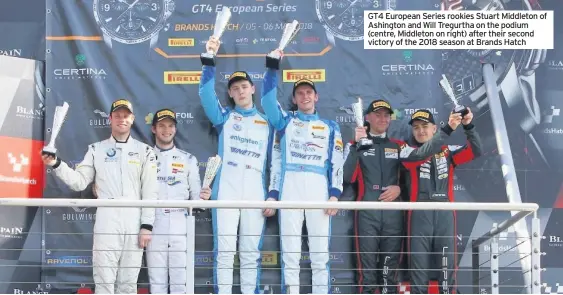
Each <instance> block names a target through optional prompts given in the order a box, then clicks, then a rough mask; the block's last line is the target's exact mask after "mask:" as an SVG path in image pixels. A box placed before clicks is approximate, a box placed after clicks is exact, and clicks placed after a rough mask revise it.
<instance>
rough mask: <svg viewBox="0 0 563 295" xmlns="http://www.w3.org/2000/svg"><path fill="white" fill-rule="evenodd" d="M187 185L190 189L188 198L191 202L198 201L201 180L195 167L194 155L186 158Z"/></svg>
mask: <svg viewBox="0 0 563 295" xmlns="http://www.w3.org/2000/svg"><path fill="white" fill-rule="evenodd" d="M188 168H189V174H188V185H189V188H190V194H189V198H190V199H191V200H199V199H200V198H199V193H200V191H201V178H200V177H199V168H198V167H197V158H196V157H195V156H194V155H190V156H189V157H188Z"/></svg>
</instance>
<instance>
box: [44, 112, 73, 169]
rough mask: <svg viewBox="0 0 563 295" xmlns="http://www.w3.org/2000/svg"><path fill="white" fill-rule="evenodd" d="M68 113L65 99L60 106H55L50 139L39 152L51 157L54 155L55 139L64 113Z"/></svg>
mask: <svg viewBox="0 0 563 295" xmlns="http://www.w3.org/2000/svg"><path fill="white" fill-rule="evenodd" d="M67 113H68V103H66V101H65V102H64V103H63V105H62V106H57V107H56V108H55V115H54V116H53V128H51V139H50V140H49V144H47V146H45V147H44V148H43V151H42V152H41V153H42V154H43V155H49V156H52V157H53V158H54V157H56V154H57V149H56V148H55V141H56V140H57V136H58V135H59V132H60V131H61V128H62V127H63V123H64V121H65V118H66V114H67Z"/></svg>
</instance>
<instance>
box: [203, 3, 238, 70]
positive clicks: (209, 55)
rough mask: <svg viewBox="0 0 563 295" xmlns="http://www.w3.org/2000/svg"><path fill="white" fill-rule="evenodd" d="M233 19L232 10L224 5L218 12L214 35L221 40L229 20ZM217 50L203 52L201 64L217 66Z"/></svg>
mask: <svg viewBox="0 0 563 295" xmlns="http://www.w3.org/2000/svg"><path fill="white" fill-rule="evenodd" d="M230 19H231V10H230V9H229V8H228V7H226V6H223V8H222V9H221V11H220V12H219V13H217V17H216V18H215V27H214V28H213V37H215V38H217V40H219V39H220V38H221V36H222V35H223V33H224V32H225V29H226V28H227V25H228V24H229V20H230ZM216 54H217V52H213V51H212V50H210V51H207V52H206V53H202V54H201V56H200V60H201V64H203V65H204V66H212V67H214V66H215V55H216Z"/></svg>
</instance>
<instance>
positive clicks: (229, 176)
mask: <svg viewBox="0 0 563 295" xmlns="http://www.w3.org/2000/svg"><path fill="white" fill-rule="evenodd" d="M219 45H220V44H219V40H218V39H216V38H215V37H211V38H210V39H209V40H208V41H207V44H206V49H207V51H210V50H211V51H213V52H217V50H218V49H219ZM274 78H275V77H272V76H270V75H266V76H265V77H264V79H265V80H266V81H271V80H272V79H274ZM270 83H271V82H270ZM227 88H228V95H229V100H230V101H232V102H233V103H234V105H235V106H234V108H223V107H222V106H221V103H220V102H219V99H218V98H217V95H216V94H215V67H213V66H205V65H204V66H203V71H202V75H201V80H200V84H199V96H200V98H201V104H202V105H203V110H204V111H205V114H206V115H207V117H208V118H209V120H210V121H211V123H212V124H213V126H214V127H215V128H216V129H217V131H218V133H219V156H220V157H221V158H222V164H221V168H220V170H219V171H218V172H217V176H216V179H215V181H214V184H213V193H212V199H213V200H229V201H234V200H241V201H264V199H267V200H272V201H275V199H274V198H269V197H268V193H267V189H268V185H267V181H266V178H265V177H264V175H265V173H266V171H267V169H266V168H267V166H266V165H267V164H268V163H269V161H268V157H269V156H270V154H271V149H272V141H273V137H274V132H273V128H272V126H271V125H269V124H268V121H267V119H266V117H265V116H264V114H262V113H260V112H258V110H257V109H256V106H255V105H254V92H255V87H254V84H253V82H252V79H251V77H250V76H249V75H248V73H246V72H243V71H237V72H234V73H233V74H231V75H230V77H229V80H228V82H227ZM274 212H275V210H261V209H213V210H212V217H213V232H214V243H213V244H214V256H215V259H214V264H215V265H214V270H215V274H214V278H215V280H216V281H215V286H216V290H215V291H216V292H217V293H219V294H231V293H232V284H233V266H234V256H235V252H236V250H237V232H238V233H239V234H240V238H239V244H238V246H239V247H238V250H239V258H240V284H241V286H240V287H241V291H242V293H244V294H249V293H252V294H254V293H255V292H259V291H260V281H259V278H260V266H261V258H260V257H261V254H260V250H261V247H262V243H261V241H262V235H263V232H264V229H265V217H269V216H271V215H273V213H274Z"/></svg>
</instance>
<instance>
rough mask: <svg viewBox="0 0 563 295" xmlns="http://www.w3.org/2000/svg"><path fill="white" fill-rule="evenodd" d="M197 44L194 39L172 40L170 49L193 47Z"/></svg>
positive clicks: (169, 43) (169, 41) (169, 42)
mask: <svg viewBox="0 0 563 295" xmlns="http://www.w3.org/2000/svg"><path fill="white" fill-rule="evenodd" d="M194 44H195V40H194V38H170V39H168V46H170V47H192V46H194Z"/></svg>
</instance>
